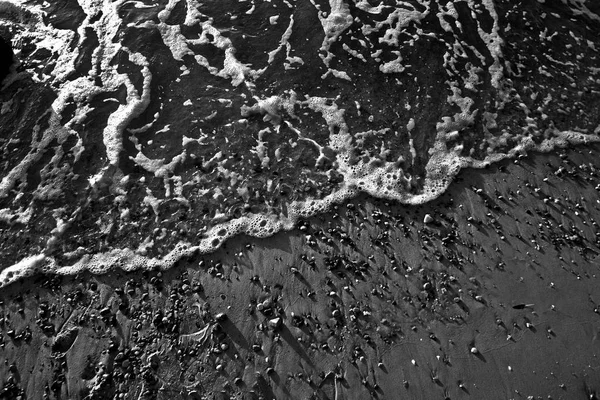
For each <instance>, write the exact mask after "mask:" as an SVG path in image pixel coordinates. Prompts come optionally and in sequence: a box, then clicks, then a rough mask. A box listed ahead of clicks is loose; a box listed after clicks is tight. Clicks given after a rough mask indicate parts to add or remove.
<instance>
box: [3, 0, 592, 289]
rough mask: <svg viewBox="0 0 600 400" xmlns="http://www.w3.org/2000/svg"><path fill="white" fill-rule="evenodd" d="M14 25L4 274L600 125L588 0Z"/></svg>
mask: <svg viewBox="0 0 600 400" xmlns="http://www.w3.org/2000/svg"><path fill="white" fill-rule="evenodd" d="M0 35H2V36H3V37H4V38H6V39H8V40H10V42H11V43H12V46H13V48H14V51H15V55H16V59H17V63H16V65H15V66H14V67H13V71H12V73H11V75H10V76H9V77H8V79H6V80H5V81H4V83H3V85H2V88H1V92H0V100H1V101H2V105H1V109H0V126H1V128H0V131H1V133H0V139H1V140H2V142H1V143H0V145H1V146H2V157H1V159H0V161H2V163H1V165H0V226H1V227H2V228H1V229H2V233H0V235H1V237H0V242H1V244H0V252H1V253H2V255H3V256H2V261H0V287H1V286H4V285H7V284H10V283H11V282H14V281H16V280H18V279H21V278H23V277H25V276H29V275H32V274H34V273H38V272H47V273H56V274H75V273H77V272H80V271H82V270H89V271H92V272H94V273H103V272H106V271H109V270H111V269H114V268H122V269H125V270H135V269H157V268H158V269H166V268H169V267H171V266H172V265H173V264H174V263H175V262H176V261H177V260H179V259H180V258H181V257H184V256H188V255H191V254H194V253H198V252H199V253H207V252H211V251H214V250H215V249H216V248H218V247H219V246H221V245H222V243H223V242H224V241H226V240H227V239H228V238H230V237H232V236H234V235H238V234H241V233H245V234H248V235H251V236H256V237H268V236H270V235H272V234H274V233H275V232H278V231H281V230H290V229H292V228H293V227H294V226H295V225H296V223H297V221H298V219H299V218H302V217H308V216H311V215H315V214H318V213H323V212H327V211H328V210H329V209H330V208H331V206H332V205H334V204H340V203H343V202H344V201H346V200H347V199H349V198H352V197H354V196H356V195H357V194H358V193H361V192H366V193H368V194H370V195H372V196H375V197H379V198H387V199H393V200H396V201H399V202H401V203H404V204H422V203H425V202H427V201H429V200H431V199H434V198H436V197H438V196H439V195H440V194H441V193H443V192H444V191H445V190H446V189H447V188H448V186H449V185H450V184H451V182H452V179H453V177H454V176H456V174H457V173H458V172H459V171H460V170H461V169H462V168H465V167H476V168H480V167H484V166H486V165H489V164H490V163H493V162H496V161H498V160H501V159H505V158H507V157H514V156H516V155H519V154H526V153H527V152H531V151H552V150H553V149H554V148H556V147H564V146H569V145H573V144H581V143H590V142H597V141H598V140H599V134H600V114H599V113H600V111H599V109H600V107H599V105H600V58H599V57H600V55H599V50H600V4H599V3H597V2H594V1H591V0H588V1H584V0H562V1H559V0H552V1H551V0H546V1H543V0H538V1H531V2H514V1H493V0H479V1H476V0H465V1H457V2H453V1H448V2H446V1H426V0H418V1H399V0H397V1H392V0H385V1H375V0H370V1H367V0H361V1H356V0H329V1H325V0H296V1H294V0H268V1H267V0H265V1H263V0H246V1H228V0H219V1H200V0H169V1H168V2H166V1H124V0H120V1H108V0H80V1H75V0H69V1H65V2H60V4H51V3H47V2H39V1H27V2H20V1H17V0H11V1H10V2H5V1H1V2H0Z"/></svg>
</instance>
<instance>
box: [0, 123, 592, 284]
mask: <svg viewBox="0 0 600 400" xmlns="http://www.w3.org/2000/svg"><path fill="white" fill-rule="evenodd" d="M560 133H561V135H562V136H559V137H557V138H556V140H557V142H555V143H554V145H553V147H550V145H549V144H540V145H538V147H537V148H533V149H527V148H526V147H525V148H524V149H523V151H524V152H525V155H524V156H525V157H535V156H539V155H544V154H554V153H557V152H558V151H559V150H565V149H567V150H570V149H573V150H576V149H577V148H579V147H584V146H588V147H590V146H595V147H598V146H599V144H598V142H599V141H600V138H599V137H597V136H594V135H586V134H581V133H578V132H560ZM569 134H571V135H572V134H578V135H579V136H580V137H579V138H578V139H576V138H571V139H572V140H574V141H575V144H569V143H568V139H566V138H567V137H569ZM527 151H529V153H530V154H529V155H526V154H527V153H526V152H527ZM519 153H520V151H519V150H515V154H513V155H512V156H511V155H510V154H506V155H504V156H503V157H502V158H500V159H499V160H496V161H490V162H486V161H484V162H478V163H479V164H477V163H475V165H468V166H464V167H461V168H460V169H459V171H458V173H456V174H454V175H452V176H451V178H450V182H449V183H445V188H443V189H441V190H440V191H439V193H436V194H435V195H434V196H433V197H432V199H431V200H427V201H426V202H424V203H422V204H418V202H417V203H414V201H413V202H411V203H405V202H403V201H402V200H399V199H392V198H385V197H377V196H375V195H373V194H372V193H368V192H365V191H364V190H359V189H352V188H345V189H342V190H345V191H346V192H351V191H358V194H355V195H351V196H349V197H348V196H347V195H346V196H342V198H341V199H334V200H331V199H333V198H335V197H336V196H332V195H329V196H327V197H326V198H324V199H310V200H307V201H303V202H302V203H305V204H313V203H314V204H318V208H319V209H322V210H323V211H316V212H314V213H306V214H304V213H303V210H302V211H300V212H296V215H295V216H294V217H291V218H290V217H285V218H286V219H285V220H281V219H278V220H277V221H276V222H273V223H275V224H276V225H279V229H278V230H275V233H270V231H269V232H267V233H263V234H259V233H257V234H256V235H252V234H250V233H249V232H247V230H248V229H252V228H251V227H252V226H257V227H258V226H260V227H264V226H268V224H269V221H271V220H272V219H273V216H269V215H266V216H265V215H262V214H253V215H251V216H244V217H241V218H236V219H234V220H231V221H228V222H225V223H222V224H218V225H216V226H214V227H212V228H210V229H209V232H216V233H215V234H216V235H217V236H221V237H219V238H216V239H214V238H212V236H210V234H209V235H208V237H205V238H203V239H201V240H200V243H199V244H197V245H194V244H192V243H185V244H183V245H181V246H180V245H179V244H178V245H176V246H175V248H174V249H172V250H171V251H170V252H169V253H167V254H166V255H165V256H164V257H163V258H160V259H156V258H146V257H145V256H143V255H140V254H139V253H138V251H134V250H132V249H129V248H123V249H118V248H117V249H113V250H111V251H109V252H107V253H98V254H85V255H83V256H82V257H81V258H80V259H79V260H77V261H75V263H74V264H72V265H68V266H62V267H61V266H56V265H55V264H56V261H55V259H54V258H53V257H48V256H45V255H44V254H38V255H31V256H28V257H26V258H24V259H21V260H20V261H19V262H17V263H16V264H13V265H12V266H9V267H7V268H4V269H3V270H2V271H0V288H4V287H7V286H9V285H11V284H13V283H15V282H17V281H19V280H21V279H27V278H28V277H30V276H32V275H38V274H40V272H39V270H40V269H42V272H41V274H48V275H60V276H68V275H74V274H79V273H81V272H83V271H90V272H92V273H93V274H104V273H110V272H111V270H112V269H113V266H114V265H115V264H117V265H118V264H120V265H121V267H120V268H121V269H122V270H124V271H136V270H150V271H152V270H161V271H166V270H168V269H170V268H172V267H173V265H175V264H177V263H179V260H181V259H186V258H191V257H195V256H202V255H210V254H213V253H215V252H217V251H218V250H219V249H220V248H221V247H222V246H223V245H224V244H226V243H227V242H229V241H231V240H233V239H235V238H236V237H238V236H241V237H249V238H255V239H260V238H269V237H272V236H273V235H276V234H279V233H281V232H283V233H291V232H294V230H296V229H297V225H298V222H299V221H302V220H306V219H310V218H314V217H318V216H320V215H323V214H327V213H331V212H332V209H337V208H338V207H340V206H342V207H343V203H345V202H348V201H350V202H354V201H355V200H356V199H358V198H360V199H364V201H387V202H394V203H396V204H397V205H399V206H405V207H414V206H417V207H418V206H420V205H426V204H428V203H431V202H435V201H436V200H437V199H438V198H439V197H441V196H443V195H444V194H445V193H446V192H447V191H448V190H450V188H451V187H452V185H453V184H454V182H455V180H456V179H457V178H458V177H460V175H461V174H462V173H463V172H464V171H465V170H475V171H476V170H485V169H488V168H493V166H494V165H496V166H497V165H501V164H502V163H504V162H510V160H515V159H516V158H515V157H514V156H515V155H516V154H519ZM520 154H522V153H520ZM518 158H519V159H520V158H521V156H519V157H518ZM462 162H465V161H464V160H463V161H462ZM427 179H429V178H427ZM459 179H460V178H459ZM336 194H337V192H336ZM410 196H413V197H418V196H423V195H422V194H421V195H410ZM327 199H330V200H327ZM321 203H324V204H328V205H327V206H322V205H321ZM282 221H283V222H282ZM231 226H234V228H233V233H230V232H228V230H229V229H230V228H231ZM244 227H246V228H244ZM244 229H246V230H244ZM260 229H262V228H259V230H260ZM265 229H266V228H265ZM222 231H225V233H223V234H222V235H221V234H219V233H218V232H222ZM205 235H206V234H205ZM223 236H224V237H223ZM211 238H212V239H211ZM58 240H60V239H58ZM215 240H216V241H217V242H216V244H215ZM206 243H209V244H208V245H210V246H212V247H211V248H210V249H207V248H206V246H207V244H206ZM203 246H204V247H203ZM40 264H46V265H41V266H40ZM48 264H50V265H49V266H48ZM148 264H150V265H148ZM125 265H127V266H125ZM116 268H119V267H116ZM44 269H47V270H48V272H44V271H43V270H44ZM72 269H74V270H75V271H71V270H72ZM95 269H97V270H96V271H95Z"/></svg>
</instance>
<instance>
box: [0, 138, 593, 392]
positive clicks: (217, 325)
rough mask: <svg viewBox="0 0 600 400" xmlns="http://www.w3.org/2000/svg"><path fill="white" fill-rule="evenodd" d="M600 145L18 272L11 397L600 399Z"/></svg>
mask: <svg viewBox="0 0 600 400" xmlns="http://www.w3.org/2000/svg"><path fill="white" fill-rule="evenodd" d="M599 151H600V147H598V146H594V147H589V148H583V147H580V148H576V149H575V150H570V151H565V152H564V153H562V155H561V152H558V153H557V154H554V155H547V154H536V155H531V156H530V157H527V158H523V159H520V160H517V161H516V162H515V161H514V160H510V161H505V162H502V163H499V164H496V165H493V166H491V167H489V168H488V169H486V170H471V169H468V170H464V171H462V172H461V173H460V175H459V177H458V179H457V181H456V182H455V183H454V184H453V185H452V187H451V188H450V190H449V191H448V192H447V193H446V194H444V195H443V196H442V197H440V198H439V199H437V200H435V201H433V202H431V203H428V204H426V205H423V206H420V207H407V206H402V205H398V204H392V203H388V202H386V201H382V200H373V199H368V198H367V197H360V198H357V199H355V200H354V201H351V202H349V203H348V205H347V206H343V207H339V209H338V210H335V211H334V212H332V213H330V214H328V215H322V216H318V217H315V218H312V219H310V220H308V221H305V222H304V223H302V224H300V225H299V226H298V229H297V230H295V231H292V232H289V233H279V234H277V235H275V236H273V237H271V238H268V239H262V240H257V239H253V238H250V237H244V236H242V237H237V238H234V239H233V240H231V241H230V242H228V243H226V244H225V245H224V247H223V248H221V249H219V250H218V251H217V252H216V253H214V254H211V255H208V256H198V257H195V258H192V259H189V260H186V261H185V262H181V263H180V265H178V266H177V267H175V268H173V269H172V270H169V271H166V272H163V273H158V272H148V273H141V272H139V273H130V274H125V273H118V272H115V273H111V274H107V275H101V276H91V275H88V274H82V275H80V276H75V277H65V278H51V277H35V278H32V279H29V280H26V281H24V282H21V283H17V284H14V285H12V286H10V287H7V288H5V289H3V290H2V293H0V299H1V301H2V306H1V307H0V309H1V310H2V315H1V316H0V317H2V320H1V321H0V322H1V323H0V326H1V327H2V336H1V337H2V339H1V340H2V342H1V343H2V345H1V346H2V351H1V352H0V354H1V355H0V359H3V361H4V362H2V363H0V376H2V377H3V379H2V383H1V385H0V387H1V388H2V389H1V390H0V398H6V399H16V398H19V396H21V397H20V398H22V399H24V398H27V399H38V398H51V399H54V398H57V399H78V398H86V396H87V398H89V399H105V398H106V399H108V398H111V399H112V398H125V399H138V398H156V399H166V398H171V399H175V398H183V399H200V398H244V399H253V398H256V399H259V398H262V399H306V398H314V399H332V400H333V399H337V400H340V399H365V398H378V399H396V398H409V399H444V398H451V399H512V398H514V399H519V398H533V399H537V398H544V399H546V398H552V399H561V398H562V399H584V398H585V399H589V398H596V397H593V396H595V393H596V391H600V375H598V373H597V369H598V368H600V363H599V361H598V358H597V354H598V352H600V344H599V342H598V338H597V337H598V331H599V330H600V316H599V314H600V309H599V308H598V307H599V306H598V302H600V289H599V286H598V283H597V275H598V274H599V273H600V270H599V266H600V260H599V257H598V255H599V254H600V247H599V244H598V237H599V236H598V235H599V232H600V230H599V229H598V225H597V223H596V221H599V220H600V203H599V201H598V199H599V196H598V191H597V189H596V187H598V188H600V186H598V185H599V184H600V159H599V158H598V154H600V152H599ZM426 215H429V216H430V217H426ZM425 221H427V223H425ZM530 396H531V397H530Z"/></svg>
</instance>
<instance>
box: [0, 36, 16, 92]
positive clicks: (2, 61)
mask: <svg viewBox="0 0 600 400" xmlns="http://www.w3.org/2000/svg"><path fill="white" fill-rule="evenodd" d="M13 62H14V53H13V50H12V46H11V44H10V41H9V40H6V39H5V38H3V37H2V36H0V84H2V82H3V81H4V79H5V78H6V77H7V76H8V74H9V72H10V67H11V66H12V64H13Z"/></svg>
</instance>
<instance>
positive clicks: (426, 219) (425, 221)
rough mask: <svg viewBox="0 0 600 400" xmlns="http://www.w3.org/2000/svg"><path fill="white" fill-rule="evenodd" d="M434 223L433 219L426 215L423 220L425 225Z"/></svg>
mask: <svg viewBox="0 0 600 400" xmlns="http://www.w3.org/2000/svg"><path fill="white" fill-rule="evenodd" d="M432 222H433V217H432V216H431V215H429V214H425V218H423V223H425V224H430V223H432Z"/></svg>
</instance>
